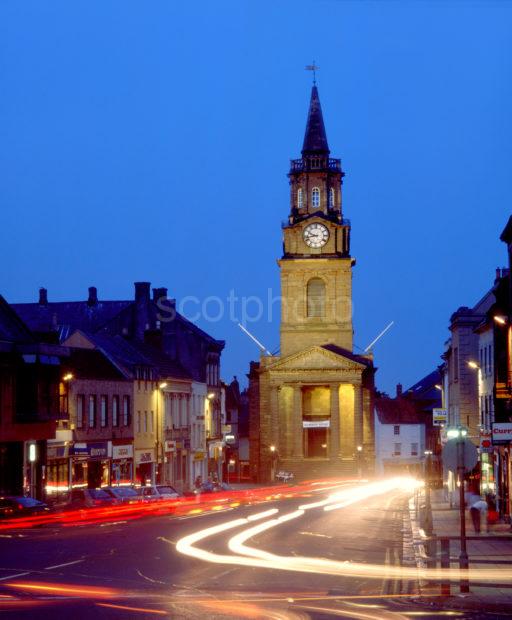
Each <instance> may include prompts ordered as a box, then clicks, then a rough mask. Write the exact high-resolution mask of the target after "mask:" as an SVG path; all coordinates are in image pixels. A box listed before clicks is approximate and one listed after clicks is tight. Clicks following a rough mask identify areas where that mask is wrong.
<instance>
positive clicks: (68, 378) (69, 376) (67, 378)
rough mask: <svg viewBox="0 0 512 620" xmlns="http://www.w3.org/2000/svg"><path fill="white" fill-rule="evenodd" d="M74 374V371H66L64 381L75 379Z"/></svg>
mask: <svg viewBox="0 0 512 620" xmlns="http://www.w3.org/2000/svg"><path fill="white" fill-rule="evenodd" d="M73 377H74V375H73V373H72V372H68V373H66V374H65V375H64V376H63V377H62V380H63V381H71V380H72V379H73Z"/></svg>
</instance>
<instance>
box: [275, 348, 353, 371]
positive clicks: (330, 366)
mask: <svg viewBox="0 0 512 620" xmlns="http://www.w3.org/2000/svg"><path fill="white" fill-rule="evenodd" d="M268 369H269V370H272V371H288V370H306V371H307V370H353V371H359V372H361V371H362V370H364V369H365V365H364V364H361V363H360V362H356V361H355V360H353V359H350V358H348V357H345V356H344V355H341V354H340V353H334V352H333V351H327V350H326V349H324V348H323V347H320V346H313V347H310V348H309V349H305V350H304V351H299V352H298V353H293V354H292V355H288V356H287V357H284V358H281V359H279V360H278V361H276V362H275V363H274V364H271V365H270V366H269V367H268Z"/></svg>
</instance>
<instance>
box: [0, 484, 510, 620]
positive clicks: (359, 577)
mask: <svg viewBox="0 0 512 620" xmlns="http://www.w3.org/2000/svg"><path fill="white" fill-rule="evenodd" d="M349 488H350V487H348V486H345V487H344V492H345V493H346V492H347V490H348V489H349ZM357 489H358V486H354V487H353V488H350V490H351V491H352V490H354V491H357ZM332 492H333V491H332V489H331V490H324V491H317V492H315V493H311V494H306V495H303V496H300V497H293V498H282V499H279V500H277V501H266V502H264V503H258V504H257V505H252V506H240V507H236V508H224V509H223V510H218V511H217V510H208V511H207V512H205V513H200V514H196V515H188V516H182V517H176V516H160V517H150V518H144V519H140V520H137V521H131V522H116V521H114V522H106V523H102V524H96V525H93V526H91V525H88V526H77V527H71V528H62V527H48V526H45V527H41V528H36V529H32V530H11V531H6V532H0V613H1V614H3V615H4V616H5V617H6V618H33V619H42V618H44V619H46V618H59V619H67V618H72V619H73V620H81V619H85V618H87V619H88V618H101V619H103V618H108V619H118V618H119V619H123V620H126V619H129V618H137V619H140V620H144V619H146V618H155V617H158V616H160V617H168V618H286V619H295V618H297V619H299V618H301V619H302V618H331V617H342V618H360V619H364V620H371V619H375V620H377V619H379V620H380V619H384V620H385V619H386V618H394V619H400V618H412V617H416V616H417V615H420V614H421V617H422V618H436V617H438V616H439V615H440V614H444V611H443V610H442V609H440V608H439V607H438V606H434V607H431V606H429V605H428V604H425V602H424V601H419V600H418V599H416V598H415V596H414V595H415V593H416V584H415V583H414V581H400V580H398V579H388V578H386V574H385V573H386V567H389V566H393V565H399V564H400V563H401V559H402V548H403V532H402V530H403V511H404V509H405V502H406V499H407V497H408V496H407V494H406V493H403V492H400V491H398V490H393V491H391V492H388V493H385V494H384V495H379V496H374V497H370V498H361V499H360V500H359V501H357V502H355V503H348V505H341V506H339V507H337V508H336V509H334V510H329V511H326V510H324V506H323V505H319V506H311V504H315V503H319V504H321V502H322V500H325V498H327V497H328V496H329V494H330V493H332ZM299 506H301V507H302V510H298V508H299ZM304 506H306V508H304ZM269 511H274V513H273V514H270V512H269ZM260 515H261V516H260ZM290 516H291V517H290ZM279 517H283V518H284V520H283V521H281V522H276V521H274V520H275V519H277V518H279ZM247 518H249V519H250V520H249V521H248V520H247ZM287 519H289V520H287ZM271 521H272V523H271ZM260 524H263V526H262V527H264V528H268V529H265V530H264V531H261V532H260V533H252V534H251V532H249V531H248V530H249V528H254V527H258V526H260ZM265 524H266V525H265ZM269 526H271V527H269ZM211 528H217V530H215V529H213V530H212V529H211ZM220 530H222V531H220ZM243 532H248V534H247V536H248V538H247V540H246V541H243V540H242V541H240V540H238V541H233V537H234V536H236V535H239V534H240V535H242V533H243ZM194 534H196V535H197V536H196V539H197V538H198V537H199V539H197V540H192V541H191V539H190V536H192V535H194ZM187 537H189V538H188V539H187ZM178 541H180V542H179V545H178V548H177V543H178ZM229 541H231V545H232V546H233V545H234V547H232V548H231V549H230V548H229V546H228V545H229ZM240 545H242V546H243V545H246V546H249V547H250V549H249V550H247V548H245V551H244V550H243V549H242V551H241V550H240ZM261 552H264V553H263V555H262V554H261ZM265 553H266V554H273V555H271V556H268V555H265ZM251 554H252V555H251ZM195 555H199V556H201V557H194V556H195ZM276 556H278V557H279V558H283V557H284V558H288V559H287V560H286V562H285V561H284V560H283V561H281V560H280V559H278V560H276V559H275V558H276ZM301 558H306V560H305V562H303V561H302V560H301ZM311 558H313V559H314V561H319V560H320V562H319V564H318V566H319V568H318V569H316V568H313V569H312V568H311V566H309V565H308V564H307V563H308V561H309V559H311ZM322 560H323V561H324V562H325V561H327V562H326V563H325V565H324V564H323V563H322ZM331 563H334V564H332V565H331ZM359 564H362V565H363V568H362V569H360V570H359V573H358V571H355V572H352V568H351V567H352V566H357V565H359ZM375 565H378V566H379V567H380V568H379V571H378V574H377V576H376V577H372V578H370V577H369V576H368V575H366V574H365V566H375ZM332 566H335V568H334V569H333V568H332ZM451 615H453V612H451ZM457 615H458V617H464V618H490V617H505V615H501V616H496V615H492V614H491V615H486V614H485V613H484V612H483V611H482V612H476V613H474V614H472V613H464V614H463V615H462V614H460V615H459V614H457V613H455V616H457ZM511 617H512V615H511Z"/></svg>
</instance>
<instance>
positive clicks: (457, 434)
mask: <svg viewBox="0 0 512 620" xmlns="http://www.w3.org/2000/svg"><path fill="white" fill-rule="evenodd" d="M467 434H468V432H467V429H465V428H464V427H463V426H460V425H459V426H457V427H454V428H451V429H450V430H449V431H448V436H449V437H450V438H452V439H456V440H457V473H458V478H459V515H460V555H459V566H460V568H468V566H469V561H468V551H467V546H466V510H465V501H464V471H465V466H464V442H465V441H466V435H467ZM463 588H464V589H463ZM462 591H464V592H467V591H468V585H467V582H466V581H464V585H463V586H461V592H462Z"/></svg>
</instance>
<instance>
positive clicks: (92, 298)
mask: <svg viewBox="0 0 512 620" xmlns="http://www.w3.org/2000/svg"><path fill="white" fill-rule="evenodd" d="M97 303H98V290H97V288H96V287H95V286H90V287H89V298H88V299H87V304H88V305H89V306H95V305H96V304H97Z"/></svg>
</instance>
